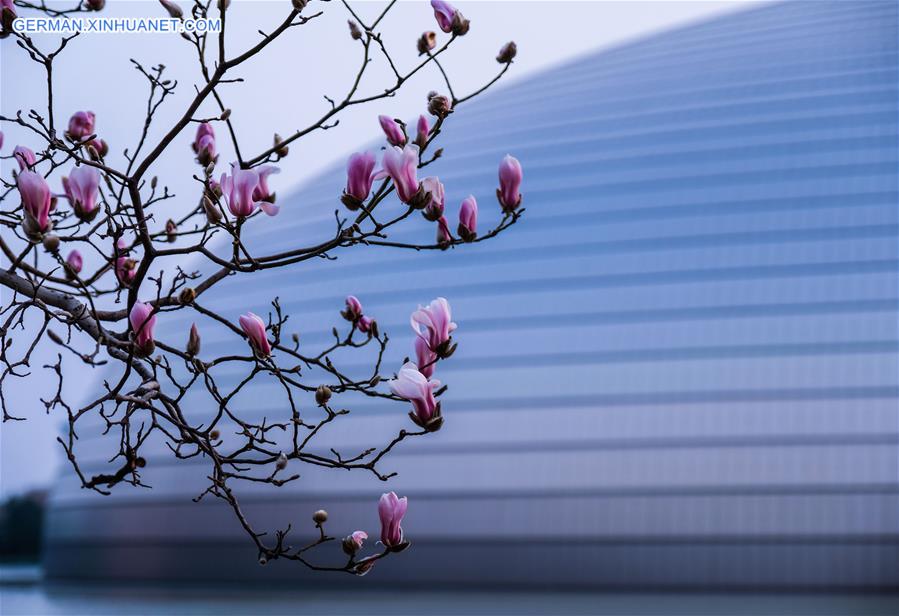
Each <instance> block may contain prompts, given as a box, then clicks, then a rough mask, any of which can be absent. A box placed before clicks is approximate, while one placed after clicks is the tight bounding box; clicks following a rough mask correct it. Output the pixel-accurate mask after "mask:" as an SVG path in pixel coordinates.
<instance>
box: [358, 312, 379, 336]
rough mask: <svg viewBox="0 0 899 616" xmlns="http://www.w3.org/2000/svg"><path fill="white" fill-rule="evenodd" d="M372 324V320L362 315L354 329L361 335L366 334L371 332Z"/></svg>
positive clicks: (373, 321) (373, 322)
mask: <svg viewBox="0 0 899 616" xmlns="http://www.w3.org/2000/svg"><path fill="white" fill-rule="evenodd" d="M374 324H375V320H374V319H373V318H371V317H367V316H365V315H362V316H361V317H359V321H358V322H357V323H356V327H358V328H359V331H360V332H362V333H363V334H367V333H368V332H370V331H371V330H372V327H373V326H374Z"/></svg>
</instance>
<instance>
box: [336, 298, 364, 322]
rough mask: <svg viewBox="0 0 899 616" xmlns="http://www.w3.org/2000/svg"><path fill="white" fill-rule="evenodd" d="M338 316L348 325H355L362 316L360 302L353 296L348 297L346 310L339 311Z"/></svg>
mask: <svg viewBox="0 0 899 616" xmlns="http://www.w3.org/2000/svg"><path fill="white" fill-rule="evenodd" d="M340 316H342V317H343V318H344V319H346V320H347V321H349V322H350V323H355V322H356V321H358V320H359V317H361V316H362V302H360V301H359V299H358V298H357V297H356V296H355V295H348V296H347V298H346V308H344V309H343V310H341V311H340Z"/></svg>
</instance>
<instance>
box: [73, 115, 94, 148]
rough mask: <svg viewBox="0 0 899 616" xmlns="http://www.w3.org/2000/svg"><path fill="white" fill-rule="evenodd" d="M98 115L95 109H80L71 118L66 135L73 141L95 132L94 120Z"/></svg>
mask: <svg viewBox="0 0 899 616" xmlns="http://www.w3.org/2000/svg"><path fill="white" fill-rule="evenodd" d="M96 119H97V116H96V115H95V114H94V112H93V111H78V112H76V113H75V114H73V115H72V117H71V118H69V129H68V130H67V131H66V135H67V136H68V138H69V139H71V140H72V141H80V140H81V139H84V138H85V137H89V136H90V135H92V134H93V133H94V122H95V120H96Z"/></svg>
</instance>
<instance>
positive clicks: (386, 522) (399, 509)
mask: <svg viewBox="0 0 899 616" xmlns="http://www.w3.org/2000/svg"><path fill="white" fill-rule="evenodd" d="M408 504H409V503H408V501H407V499H406V497H405V496H404V497H403V498H399V497H398V496H397V495H396V492H388V493H387V494H382V495H381V499H380V500H379V501H378V516H379V517H380V518H381V543H383V544H384V545H385V546H386V547H388V548H393V547H396V546H398V545H400V544H402V543H403V528H402V526H400V524H401V523H402V521H403V516H405V515H406V508H407V507H408Z"/></svg>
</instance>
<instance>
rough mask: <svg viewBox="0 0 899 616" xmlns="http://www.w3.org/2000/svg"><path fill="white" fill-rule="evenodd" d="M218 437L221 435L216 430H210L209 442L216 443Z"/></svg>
mask: <svg viewBox="0 0 899 616" xmlns="http://www.w3.org/2000/svg"><path fill="white" fill-rule="evenodd" d="M220 436H221V433H220V432H219V431H218V430H211V431H210V432H209V438H210V440H213V441H217V440H219V437H220Z"/></svg>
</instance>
